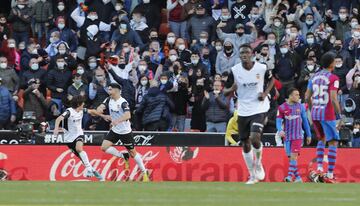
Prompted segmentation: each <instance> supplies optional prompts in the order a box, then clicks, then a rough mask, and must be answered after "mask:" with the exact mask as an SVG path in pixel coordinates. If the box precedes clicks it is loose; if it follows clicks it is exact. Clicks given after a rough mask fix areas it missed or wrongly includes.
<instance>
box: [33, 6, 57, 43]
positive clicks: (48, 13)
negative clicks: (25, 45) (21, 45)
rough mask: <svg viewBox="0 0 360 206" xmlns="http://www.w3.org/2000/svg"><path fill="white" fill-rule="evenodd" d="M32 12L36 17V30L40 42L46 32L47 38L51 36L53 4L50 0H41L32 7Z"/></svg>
mask: <svg viewBox="0 0 360 206" xmlns="http://www.w3.org/2000/svg"><path fill="white" fill-rule="evenodd" d="M32 14H33V15H34V19H35V31H36V32H37V38H38V40H39V42H40V41H41V40H42V38H43V36H44V34H45V39H48V36H49V33H48V32H49V26H50V23H52V19H53V17H54V16H53V10H52V5H51V3H50V2H49V1H48V0H40V1H38V2H37V3H35V5H34V6H33V8H32Z"/></svg>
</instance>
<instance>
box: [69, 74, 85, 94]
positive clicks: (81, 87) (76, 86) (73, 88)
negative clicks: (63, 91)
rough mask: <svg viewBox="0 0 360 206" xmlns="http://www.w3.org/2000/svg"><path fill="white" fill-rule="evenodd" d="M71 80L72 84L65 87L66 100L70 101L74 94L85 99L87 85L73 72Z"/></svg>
mask: <svg viewBox="0 0 360 206" xmlns="http://www.w3.org/2000/svg"><path fill="white" fill-rule="evenodd" d="M72 81H73V82H72V84H71V85H70V86H69V87H68V89H67V100H68V101H71V100H72V99H73V97H75V96H83V97H84V98H85V99H86V98H87V94H88V91H89V88H88V85H86V84H85V83H84V82H83V81H82V76H81V75H80V74H77V73H75V75H73V78H72Z"/></svg>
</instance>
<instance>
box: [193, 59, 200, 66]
mask: <svg viewBox="0 0 360 206" xmlns="http://www.w3.org/2000/svg"><path fill="white" fill-rule="evenodd" d="M191 63H192V64H194V65H197V64H198V63H199V60H198V59H191Z"/></svg>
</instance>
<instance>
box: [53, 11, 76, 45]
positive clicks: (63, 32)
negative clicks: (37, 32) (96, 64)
mask: <svg viewBox="0 0 360 206" xmlns="http://www.w3.org/2000/svg"><path fill="white" fill-rule="evenodd" d="M55 26H56V27H55V28H53V29H52V30H51V31H50V34H51V33H53V32H54V31H58V32H59V33H60V40H61V41H63V42H66V43H67V44H68V45H69V47H70V51H71V52H76V49H77V44H78V42H77V38H76V35H75V34H74V32H73V31H71V29H69V28H68V27H67V26H66V21H65V18H64V17H63V16H59V17H58V18H57V19H56V21H55Z"/></svg>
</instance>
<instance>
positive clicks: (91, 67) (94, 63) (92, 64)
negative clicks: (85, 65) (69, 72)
mask: <svg viewBox="0 0 360 206" xmlns="http://www.w3.org/2000/svg"><path fill="white" fill-rule="evenodd" d="M96 66H97V64H96V62H91V63H89V67H90V69H95V68H96Z"/></svg>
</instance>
